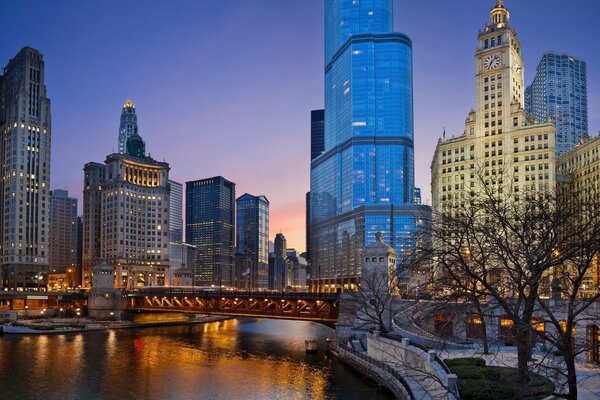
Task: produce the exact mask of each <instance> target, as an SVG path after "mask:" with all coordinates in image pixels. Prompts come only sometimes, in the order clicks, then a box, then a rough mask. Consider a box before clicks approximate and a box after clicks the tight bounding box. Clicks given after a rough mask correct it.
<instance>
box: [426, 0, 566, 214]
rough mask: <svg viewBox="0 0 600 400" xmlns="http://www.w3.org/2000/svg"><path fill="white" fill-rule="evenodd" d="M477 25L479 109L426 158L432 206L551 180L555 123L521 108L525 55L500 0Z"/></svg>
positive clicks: (547, 186) (542, 186) (519, 194)
mask: <svg viewBox="0 0 600 400" xmlns="http://www.w3.org/2000/svg"><path fill="white" fill-rule="evenodd" d="M490 17H491V21H490V22H489V23H488V24H486V26H485V27H484V29H483V30H481V31H480V32H479V35H478V44H477V49H476V51H475V65H476V76H475V81H476V101H475V103H476V108H475V110H471V111H470V112H469V114H468V116H467V119H466V129H465V131H464V132H463V134H462V135H461V136H458V137H455V138H450V139H446V138H445V137H444V138H442V139H440V140H439V141H438V144H437V147H436V150H435V155H434V157H433V161H432V164H431V174H432V183H431V191H432V202H433V208H434V209H436V210H440V211H441V210H444V209H446V208H447V207H459V206H464V205H466V204H468V202H469V199H470V198H471V197H473V196H477V193H481V191H483V190H484V189H485V190H486V191H488V192H491V193H494V194H498V195H500V196H501V197H504V198H506V199H510V200H515V201H522V200H526V199H527V198H528V196H533V195H535V193H536V192H538V191H547V190H553V189H554V187H555V182H556V178H555V166H556V148H555V138H554V135H555V128H554V126H553V125H552V123H550V122H547V123H536V122H535V121H534V119H533V118H532V117H531V116H530V115H529V114H527V113H526V112H525V110H524V109H523V106H524V83H523V68H524V65H523V60H522V59H521V44H520V42H519V39H518V37H517V32H516V30H515V29H514V28H513V27H512V26H511V25H510V23H509V18H510V14H509V11H508V10H507V9H506V8H505V7H504V5H503V2H502V1H498V2H497V3H496V6H495V7H494V8H493V9H492V10H491V11H490Z"/></svg>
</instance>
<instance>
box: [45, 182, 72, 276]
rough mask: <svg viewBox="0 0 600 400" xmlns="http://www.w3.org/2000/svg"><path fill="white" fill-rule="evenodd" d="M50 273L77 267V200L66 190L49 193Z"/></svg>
mask: <svg viewBox="0 0 600 400" xmlns="http://www.w3.org/2000/svg"><path fill="white" fill-rule="evenodd" d="M49 250H50V272H58V273H66V272H67V269H68V268H69V267H71V268H75V267H77V199H76V198H73V197H69V192H68V191H66V190H58V189H57V190H53V191H51V192H50V243H49Z"/></svg>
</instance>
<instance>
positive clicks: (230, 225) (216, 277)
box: [185, 176, 235, 286]
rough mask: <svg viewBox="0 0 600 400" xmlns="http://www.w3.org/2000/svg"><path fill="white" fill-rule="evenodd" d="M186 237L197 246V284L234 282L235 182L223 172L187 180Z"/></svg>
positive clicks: (226, 284) (227, 283) (226, 283)
mask: <svg viewBox="0 0 600 400" xmlns="http://www.w3.org/2000/svg"><path fill="white" fill-rule="evenodd" d="M185 240H186V242H187V243H189V244H192V245H194V246H196V254H197V263H196V270H195V272H194V276H195V280H196V281H195V284H196V285H201V286H205V285H219V286H220V285H224V286H231V285H232V284H233V281H232V273H233V266H234V262H235V260H234V249H235V248H234V246H235V183H233V182H230V181H228V180H227V179H225V178H223V177H222V176H216V177H214V178H208V179H201V180H197V181H190V182H186V184H185Z"/></svg>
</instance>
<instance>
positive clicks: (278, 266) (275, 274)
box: [269, 233, 288, 291]
mask: <svg viewBox="0 0 600 400" xmlns="http://www.w3.org/2000/svg"><path fill="white" fill-rule="evenodd" d="M287 263H288V260H287V240H286V239H285V236H284V235H283V234H282V233H278V234H277V235H275V241H274V246H273V252H272V253H270V254H269V289H270V290H279V291H281V290H283V289H284V288H285V287H286V284H285V283H286V270H287Z"/></svg>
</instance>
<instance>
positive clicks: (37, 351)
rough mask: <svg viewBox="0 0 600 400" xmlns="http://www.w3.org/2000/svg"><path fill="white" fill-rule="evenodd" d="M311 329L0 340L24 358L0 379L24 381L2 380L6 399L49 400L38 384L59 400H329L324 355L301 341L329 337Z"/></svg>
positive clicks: (221, 328)
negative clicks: (309, 353)
mask: <svg viewBox="0 0 600 400" xmlns="http://www.w3.org/2000/svg"><path fill="white" fill-rule="evenodd" d="M314 325H315V324H310V323H306V322H294V321H285V322H284V321H266V320H237V319H236V320H226V321H220V322H213V323H208V324H203V325H193V326H174V327H164V328H151V329H140V330H123V331H106V332H88V333H86V334H73V335H64V336H44V335H42V336H38V337H33V336H25V337H21V338H19V339H18V340H13V341H4V340H2V339H0V356H2V358H5V356H6V357H10V358H11V359H12V360H13V361H14V360H15V359H16V357H24V358H22V359H21V362H20V363H19V362H16V364H15V363H11V365H12V368H10V366H8V365H5V364H6V363H4V362H3V360H1V359H0V376H2V375H3V374H5V373H11V374H12V373H13V372H14V373H15V374H17V373H19V374H20V376H21V377H23V379H21V380H22V381H23V382H22V384H21V382H20V381H19V382H17V381H18V380H17V379H16V376H15V378H13V379H15V380H14V381H8V382H15V384H14V385H11V386H10V387H8V388H6V390H7V392H6V395H7V398H18V397H19V396H18V395H22V396H20V397H21V398H26V397H30V398H53V397H52V396H50V397H44V396H41V397H40V392H39V391H37V390H39V388H40V387H46V388H47V387H52V388H53V393H60V394H61V395H60V397H54V398H61V399H84V398H94V399H127V398H144V399H164V398H168V399H205V398H206V399H249V400H250V399H252V400H254V399H298V400H300V399H317V400H318V399H327V398H332V393H331V390H332V389H331V386H332V380H331V371H330V370H329V368H328V367H327V366H326V365H325V363H324V362H323V355H322V354H321V355H320V356H316V358H314V359H313V358H311V357H308V356H306V355H305V353H304V340H305V339H308V338H312V337H315V336H319V335H320V339H321V340H324V337H325V336H327V334H329V333H326V334H324V333H323V332H327V331H326V329H325V328H323V327H319V326H317V327H315V326H314ZM30 363H31V364H30ZM8 379H10V377H8ZM352 379H355V378H352ZM38 386H39V387H38ZM3 389H4V388H3ZM29 391H34V392H29ZM27 393H29V394H30V396H27V395H24V394H27ZM0 397H1V396H0ZM334 397H335V396H334ZM340 398H342V397H340ZM355 398H356V397H355Z"/></svg>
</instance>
